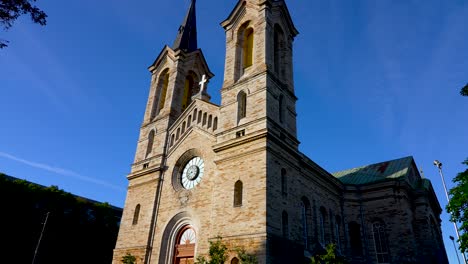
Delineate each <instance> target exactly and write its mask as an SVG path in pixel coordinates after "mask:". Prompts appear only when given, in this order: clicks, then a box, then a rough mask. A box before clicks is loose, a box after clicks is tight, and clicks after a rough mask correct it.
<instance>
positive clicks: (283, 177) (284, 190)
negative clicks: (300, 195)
mask: <svg viewBox="0 0 468 264" xmlns="http://www.w3.org/2000/svg"><path fill="white" fill-rule="evenodd" d="M281 194H282V195H283V196H287V195H288V179H287V178H286V169H281Z"/></svg>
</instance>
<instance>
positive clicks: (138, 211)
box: [132, 204, 141, 225]
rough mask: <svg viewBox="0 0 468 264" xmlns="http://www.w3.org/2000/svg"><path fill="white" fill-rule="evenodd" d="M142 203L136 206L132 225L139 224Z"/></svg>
mask: <svg viewBox="0 0 468 264" xmlns="http://www.w3.org/2000/svg"><path fill="white" fill-rule="evenodd" d="M140 207H141V206H140V204H137V206H136V207H135V212H133V221H132V225H137V224H138V218H139V217H140Z"/></svg>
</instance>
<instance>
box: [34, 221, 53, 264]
mask: <svg viewBox="0 0 468 264" xmlns="http://www.w3.org/2000/svg"><path fill="white" fill-rule="evenodd" d="M49 214H50V212H47V214H46V217H45V221H44V223H43V224H42V230H41V235H40V236H39V240H38V241H37V245H36V250H34V257H33V260H32V264H35V263H36V256H37V252H38V251H39V246H40V245H41V240H42V236H43V235H44V230H45V227H46V225H47V220H48V219H49Z"/></svg>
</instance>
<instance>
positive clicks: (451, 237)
mask: <svg viewBox="0 0 468 264" xmlns="http://www.w3.org/2000/svg"><path fill="white" fill-rule="evenodd" d="M449 238H450V240H452V243H453V248H454V249H455V252H457V246H455V238H454V237H453V236H449ZM457 259H458V264H460V257H459V256H458V254H457Z"/></svg>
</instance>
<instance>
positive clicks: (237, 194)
mask: <svg viewBox="0 0 468 264" xmlns="http://www.w3.org/2000/svg"><path fill="white" fill-rule="evenodd" d="M242 193H243V185H242V181H240V180H239V181H237V182H236V183H235V184H234V207H240V206H242Z"/></svg>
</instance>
